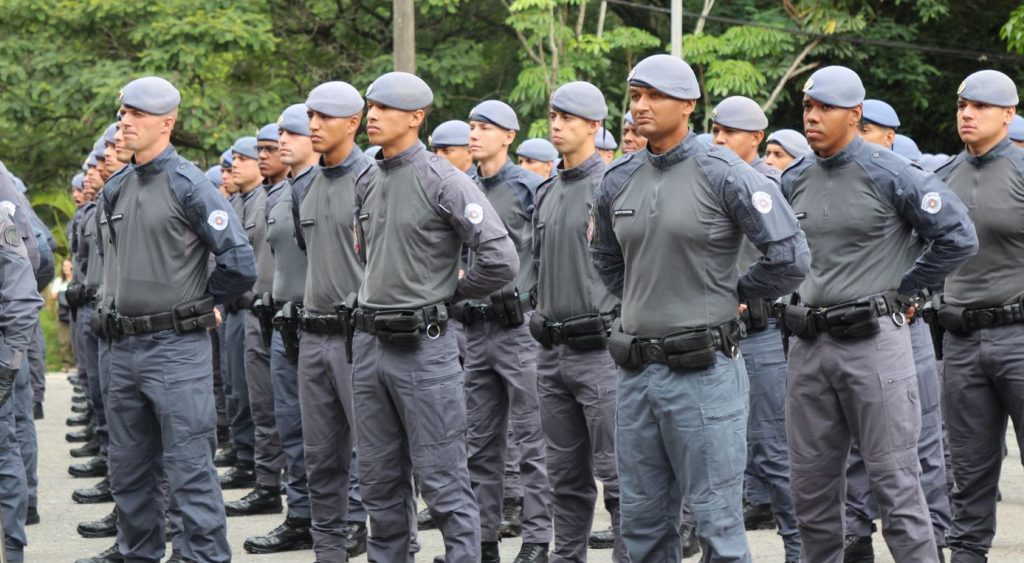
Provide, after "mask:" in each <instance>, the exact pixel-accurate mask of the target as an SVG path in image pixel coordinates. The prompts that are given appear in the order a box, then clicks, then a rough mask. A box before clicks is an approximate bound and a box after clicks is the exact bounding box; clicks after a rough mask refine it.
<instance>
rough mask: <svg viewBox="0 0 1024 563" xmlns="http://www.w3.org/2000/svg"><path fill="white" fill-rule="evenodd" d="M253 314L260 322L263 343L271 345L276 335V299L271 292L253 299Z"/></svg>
mask: <svg viewBox="0 0 1024 563" xmlns="http://www.w3.org/2000/svg"><path fill="white" fill-rule="evenodd" d="M252 314H253V315H255V316H256V320H258V321H259V322H260V336H261V337H262V338H263V345H264V346H267V347H270V340H271V338H272V337H273V336H274V300H273V298H272V297H271V296H270V293H264V294H263V296H262V297H260V298H258V299H256V300H255V301H253V303H252Z"/></svg>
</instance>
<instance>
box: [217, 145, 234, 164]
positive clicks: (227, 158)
mask: <svg viewBox="0 0 1024 563" xmlns="http://www.w3.org/2000/svg"><path fill="white" fill-rule="evenodd" d="M234 161H235V156H234V155H233V154H231V149H228V150H226V151H224V152H222V153H220V166H221V168H231V163H232V162H234Z"/></svg>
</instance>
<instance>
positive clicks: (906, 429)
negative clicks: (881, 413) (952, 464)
mask: <svg viewBox="0 0 1024 563" xmlns="http://www.w3.org/2000/svg"><path fill="white" fill-rule="evenodd" d="M879 378H880V383H881V386H882V402H883V403H884V405H885V418H886V421H885V428H886V434H887V436H888V442H889V447H890V448H891V450H892V451H894V452H895V451H900V450H906V449H910V448H917V441H918V438H919V437H920V435H921V399H920V396H919V395H918V390H917V372H916V371H915V370H913V369H910V370H903V371H900V372H896V373H885V374H880V375H879Z"/></svg>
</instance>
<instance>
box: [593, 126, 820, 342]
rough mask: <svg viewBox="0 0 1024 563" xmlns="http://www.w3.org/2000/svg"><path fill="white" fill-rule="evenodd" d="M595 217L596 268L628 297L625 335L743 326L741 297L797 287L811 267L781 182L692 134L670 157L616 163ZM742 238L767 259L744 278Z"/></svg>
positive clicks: (639, 156)
mask: <svg viewBox="0 0 1024 563" xmlns="http://www.w3.org/2000/svg"><path fill="white" fill-rule="evenodd" d="M595 211H596V222H597V224H596V228H595V232H594V237H593V241H592V242H591V248H592V250H593V254H594V262H595V264H596V265H597V270H598V272H599V273H600V274H601V276H602V279H603V280H604V282H605V284H606V285H608V287H609V288H610V289H611V291H612V292H613V293H621V294H622V330H623V331H624V332H626V333H627V334H633V335H637V336H640V337H643V338H657V337H661V336H664V335H666V334H670V333H672V332H678V331H680V330H687V329H696V328H701V327H708V326H718V325H721V324H724V323H726V322H728V321H733V320H736V318H737V317H738V312H737V306H738V304H739V301H741V300H743V301H745V300H748V299H753V298H757V297H772V296H776V295H782V294H784V293H788V292H790V291H793V290H794V289H796V287H797V286H798V285H799V284H800V282H801V281H802V280H803V278H804V276H805V275H806V274H807V270H808V267H809V262H810V254H809V251H808V249H807V242H806V240H805V239H804V235H803V233H802V232H801V231H800V227H799V224H798V223H797V220H796V217H794V215H793V211H792V210H791V209H790V208H789V205H787V204H786V201H785V199H783V197H782V194H781V193H780V192H779V189H778V186H777V185H776V183H775V182H772V181H771V180H769V179H767V178H765V177H764V175H762V174H759V173H758V172H757V171H755V170H754V169H753V168H751V167H750V166H749V165H747V163H745V162H743V160H742V159H740V157H738V156H736V154H735V153H734V152H732V151H730V150H729V149H726V148H723V147H719V146H713V147H708V146H707V145H705V144H704V143H702V142H700V141H698V140H697V136H696V135H695V134H694V133H692V132H691V133H690V134H688V135H687V136H686V138H685V139H683V141H682V142H681V143H680V144H679V145H677V146H676V147H675V148H672V149H670V150H668V151H667V152H665V153H664V154H660V155H655V154H651V153H650V152H648V151H647V150H646V149H645V150H642V151H639V152H635V153H632V154H629V155H626V156H625V157H623V158H621V159H619V160H618V161H616V162H615V163H614V164H613V165H612V166H611V167H610V168H609V169H608V172H607V173H606V174H605V177H604V181H603V182H602V183H601V188H600V191H599V192H598V197H597V207H596V210H595ZM744 237H746V238H748V239H750V241H751V242H753V243H754V245H755V246H757V248H758V249H759V250H760V251H761V254H762V256H761V259H760V260H759V261H758V262H756V263H755V264H754V265H753V266H751V267H750V269H749V270H748V271H747V272H746V273H745V274H744V275H743V276H742V277H741V276H740V275H739V272H738V270H737V267H736V264H737V259H738V257H739V251H740V245H741V244H742V242H743V239H744Z"/></svg>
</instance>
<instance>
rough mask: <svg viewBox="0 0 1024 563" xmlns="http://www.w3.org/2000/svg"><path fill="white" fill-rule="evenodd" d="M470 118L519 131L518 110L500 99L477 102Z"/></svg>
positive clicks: (470, 113)
mask: <svg viewBox="0 0 1024 563" xmlns="http://www.w3.org/2000/svg"><path fill="white" fill-rule="evenodd" d="M469 120H470V121H484V122H486V123H490V124H492V125H497V126H498V127H501V128H502V129H508V130H510V131H519V118H517V117H516V110H514V109H512V106H510V105H508V104H506V103H505V102H499V101H498V100H487V101H483V102H480V103H479V104H477V105H476V107H475V108H473V111H471V112H469Z"/></svg>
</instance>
